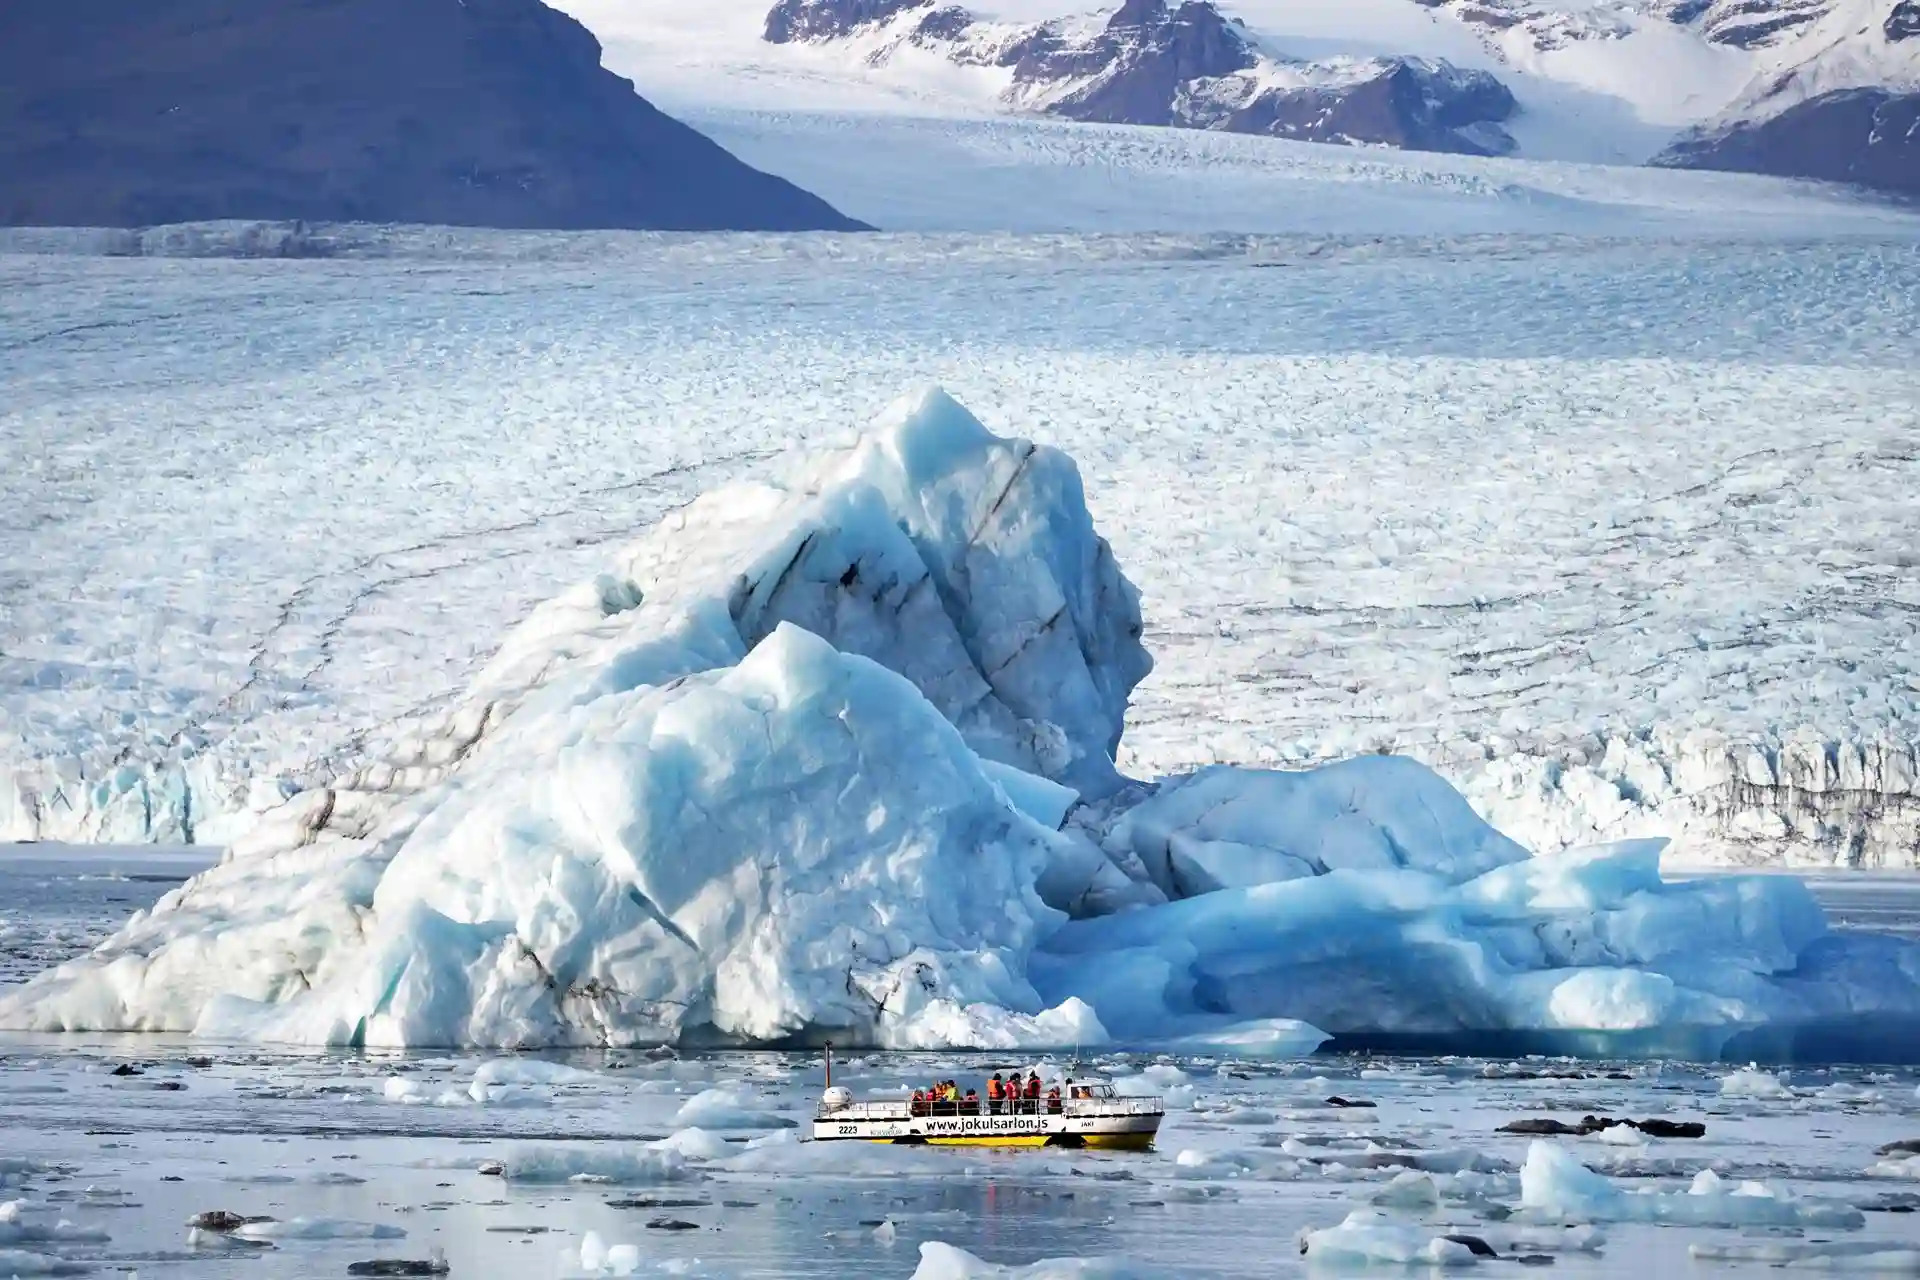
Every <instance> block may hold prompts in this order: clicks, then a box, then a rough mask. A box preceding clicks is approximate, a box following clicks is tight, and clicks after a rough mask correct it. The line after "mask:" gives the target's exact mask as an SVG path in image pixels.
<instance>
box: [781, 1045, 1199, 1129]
mask: <svg viewBox="0 0 1920 1280" xmlns="http://www.w3.org/2000/svg"><path fill="white" fill-rule="evenodd" d="M1166 1113H1167V1108H1166V1102H1165V1101H1164V1100H1163V1099H1161V1098H1129V1097H1121V1096H1120V1095H1119V1094H1117V1093H1115V1092H1114V1089H1113V1086H1112V1085H1111V1084H1109V1083H1108V1082H1107V1081H1105V1080H1086V1079H1078V1078H1075V1077H1074V1076H1072V1075H1071V1074H1069V1076H1068V1077H1067V1079H1066V1080H1064V1081H1062V1082H1060V1096H1059V1100H1058V1102H1057V1103H1050V1102H1049V1099H1047V1098H1045V1097H1042V1098H1038V1099H1027V1098H1012V1099H1007V1100H1005V1101H1002V1102H999V1103H997V1104H995V1103H990V1102H988V1101H986V1100H985V1099H982V1100H980V1101H978V1102H972V1103H969V1102H964V1101H962V1102H948V1101H931V1102H915V1101H913V1100H911V1099H909V1098H884V1099H877V1100H874V1101H868V1102H857V1101H855V1100H854V1096H853V1093H852V1091H851V1090H849V1089H844V1088H841V1087H839V1086H837V1085H835V1084H834V1083H833V1052H832V1050H831V1049H829V1050H828V1051H827V1083H826V1092H824V1093H823V1094H821V1095H820V1107H819V1110H817V1111H816V1112H814V1116H813V1138H814V1141H816V1142H891V1143H895V1144H896V1145H900V1146H968V1147H1068V1148H1085V1149H1090V1150H1101V1151H1146V1150H1149V1149H1150V1148H1152V1146H1153V1139H1154V1135H1156V1134H1157V1133H1159V1131H1160V1121H1161V1119H1162V1118H1163V1117H1165V1115H1166Z"/></svg>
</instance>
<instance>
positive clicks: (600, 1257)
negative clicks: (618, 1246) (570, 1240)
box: [579, 1231, 607, 1275]
mask: <svg viewBox="0 0 1920 1280" xmlns="http://www.w3.org/2000/svg"><path fill="white" fill-rule="evenodd" d="M579 1260H580V1269H581V1270H582V1271H585V1272H587V1273H588V1274H589V1275H591V1274H595V1273H597V1272H599V1271H600V1270H601V1269H602V1268H604V1267H605V1266H606V1265H607V1242H606V1241H605V1240H602V1239H601V1238H600V1233H599V1232H598V1231H589V1232H587V1234H586V1235H584V1236H582V1237H581V1239H580V1251H579Z"/></svg>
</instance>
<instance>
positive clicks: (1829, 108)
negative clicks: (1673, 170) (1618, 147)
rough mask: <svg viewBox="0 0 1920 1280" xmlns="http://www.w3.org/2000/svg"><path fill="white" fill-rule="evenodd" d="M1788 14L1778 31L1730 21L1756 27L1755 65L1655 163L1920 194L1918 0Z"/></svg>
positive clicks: (1844, 0) (1850, 0) (1863, 1)
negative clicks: (1740, 87) (1713, 113)
mask: <svg viewBox="0 0 1920 1280" xmlns="http://www.w3.org/2000/svg"><path fill="white" fill-rule="evenodd" d="M1720 3H1722V4H1726V3H1729V0H1720ZM1744 7H1751V6H1750V5H1749V6H1744ZM1716 8H1718V6H1717V5H1716ZM1793 12H1794V13H1795V14H1796V15H1797V17H1796V19H1795V20H1794V21H1793V22H1792V23H1791V24H1787V25H1782V26H1780V27H1779V28H1777V29H1774V28H1766V27H1765V26H1764V24H1760V25H1748V26H1744V27H1742V26H1736V27H1733V28H1731V31H1732V32H1734V33H1740V32H1752V33H1754V34H1753V40H1754V43H1755V44H1756V46H1757V47H1758V48H1759V49H1760V50H1761V60H1762V69H1761V73H1760V74H1759V75H1758V76H1757V77H1756V78H1755V79H1754V81H1753V82H1752V83H1751V84H1750V85H1749V86H1748V87H1747V88H1746V90H1745V91H1743V92H1742V93H1741V95H1740V97H1739V98H1738V99H1737V100H1736V101H1735V102H1734V103H1733V104H1732V105H1731V106H1730V107H1729V108H1728V109H1727V110H1726V111H1724V112H1722V113H1721V114H1720V115H1719V116H1717V117H1716V118H1714V119H1712V120H1709V121H1707V122H1705V123H1704V124H1703V125H1702V126H1701V127H1700V128H1698V129H1696V130H1694V131H1693V132H1691V133H1689V134H1688V135H1687V136H1685V137H1683V138H1681V139H1679V140H1678V141H1676V142H1675V143H1674V145H1673V146H1671V147H1669V148H1668V149H1667V150H1666V151H1665V152H1664V153H1663V154H1662V155H1661V156H1660V158H1659V163H1662V164H1672V165H1680V166H1686V167H1690V168H1704V169H1731V170H1739V171H1747V172H1757V173H1776V174H1784V175H1788V176H1795V177H1812V178H1825V179H1829V180H1831V181H1836V182H1856V183H1859V184H1861V185H1863V186H1869V187H1878V188H1882V189H1886V190H1891V191H1899V192H1905V193H1908V194H1920V0H1898V2H1897V3H1895V4H1893V5H1892V6H1891V7H1890V8H1889V7H1888V6H1887V5H1886V4H1885V3H1884V0H1839V2H1838V3H1832V4H1828V5H1810V4H1809V5H1802V6H1799V7H1798V8H1797V9H1795V10H1793ZM1787 16H1788V15H1787V14H1786V13H1782V14H1779V15H1777V16H1776V21H1779V22H1781V23H1783V24H1786V20H1787Z"/></svg>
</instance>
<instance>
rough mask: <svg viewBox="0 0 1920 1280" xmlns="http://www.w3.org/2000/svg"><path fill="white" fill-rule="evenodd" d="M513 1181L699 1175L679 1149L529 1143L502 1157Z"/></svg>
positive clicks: (643, 1180) (627, 1181)
mask: <svg viewBox="0 0 1920 1280" xmlns="http://www.w3.org/2000/svg"><path fill="white" fill-rule="evenodd" d="M501 1164H502V1165H503V1166H504V1175H505V1177H506V1178H507V1180H508V1181H510V1182H550V1183H557V1182H569V1181H572V1180H574V1179H583V1180H589V1181H595V1182H607V1183H613V1184H616V1185H621V1186H646V1185H649V1184H653V1183H661V1182H683V1181H686V1180H689V1179H694V1178H698V1177H699V1176H700V1175H699V1173H698V1172H696V1171H695V1170H693V1169H692V1168H689V1167H688V1165H687V1158H686V1157H685V1156H683V1155H681V1154H680V1153H679V1152H678V1151H672V1150H662V1149H660V1148H656V1147H640V1148H635V1149H627V1150H622V1149H621V1148H619V1147H611V1146H607V1147H547V1146H538V1147H535V1146H526V1147H519V1148H516V1149H514V1150H513V1151H512V1152H510V1153H509V1154H508V1155H507V1158H506V1159H505V1160H503V1161H501Z"/></svg>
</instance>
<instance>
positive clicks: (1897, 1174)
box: [1867, 1156, 1920, 1178]
mask: <svg viewBox="0 0 1920 1280" xmlns="http://www.w3.org/2000/svg"><path fill="white" fill-rule="evenodd" d="M1867 1176H1868V1177H1869V1178H1920V1156H1895V1157H1893V1158H1891V1159H1887V1160H1879V1161H1876V1162H1875V1163H1873V1164H1871V1165H1868V1166H1867Z"/></svg>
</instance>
